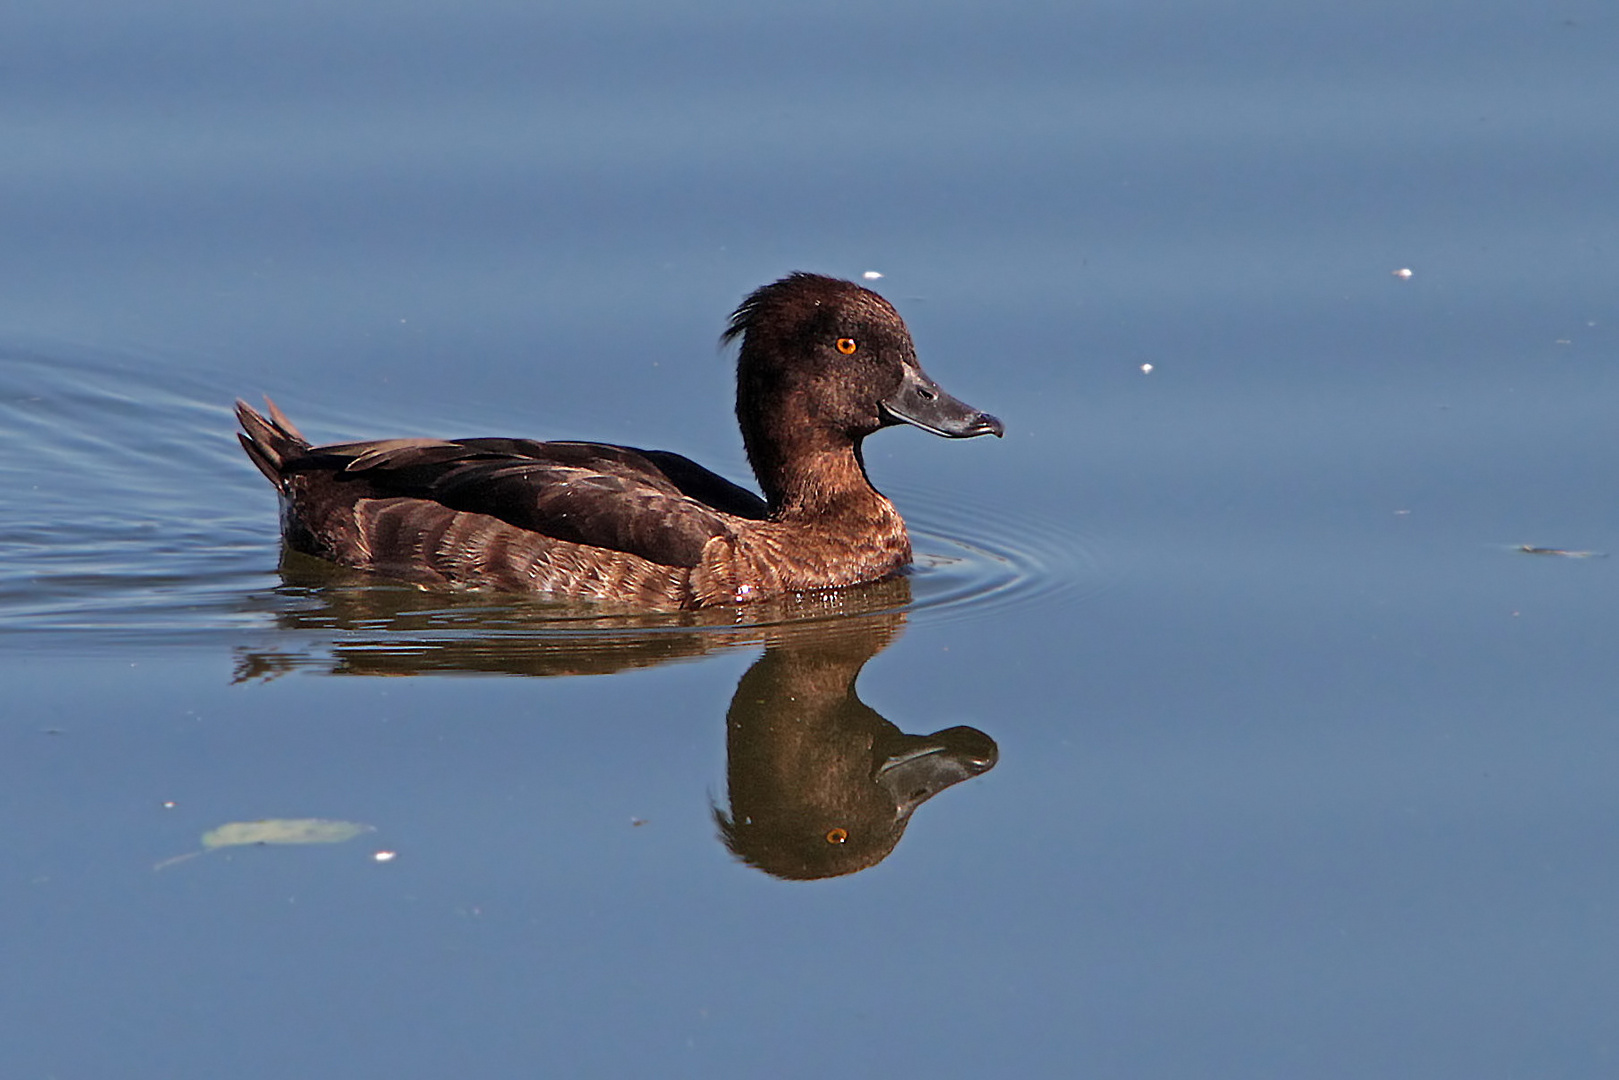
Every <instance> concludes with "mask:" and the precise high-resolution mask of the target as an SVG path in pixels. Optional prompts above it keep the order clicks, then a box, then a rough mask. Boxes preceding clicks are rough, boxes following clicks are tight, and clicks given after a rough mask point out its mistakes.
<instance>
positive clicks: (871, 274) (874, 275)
mask: <svg viewBox="0 0 1619 1080" xmlns="http://www.w3.org/2000/svg"><path fill="white" fill-rule="evenodd" d="M860 276H861V277H863V278H865V279H866V280H867V281H876V280H877V279H878V278H880V277H882V275H881V274H879V273H878V272H877V271H875V270H867V271H866V272H865V273H864V274H861V275H860Z"/></svg>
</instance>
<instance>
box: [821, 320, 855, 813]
mask: <svg viewBox="0 0 1619 1080" xmlns="http://www.w3.org/2000/svg"><path fill="white" fill-rule="evenodd" d="M843 341H849V339H848V338H844V339H843ZM843 341H840V342H838V348H840V349H841V348H843ZM849 343H850V344H851V345H852V344H854V342H852V341H851V342H849ZM849 351H850V352H853V351H854V350H853V349H850V350H849ZM847 839H849V830H848V829H843V828H838V829H832V830H831V831H829V832H828V833H827V834H826V842H827V843H829V844H841V843H843V842H844V841H845V840H847Z"/></svg>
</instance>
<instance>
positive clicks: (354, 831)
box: [202, 818, 376, 851]
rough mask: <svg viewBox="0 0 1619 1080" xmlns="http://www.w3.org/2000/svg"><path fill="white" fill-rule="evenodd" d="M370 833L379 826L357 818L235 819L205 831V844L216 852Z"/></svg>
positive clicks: (338, 839)
mask: <svg viewBox="0 0 1619 1080" xmlns="http://www.w3.org/2000/svg"><path fill="white" fill-rule="evenodd" d="M368 832H376V827H375V826H372V825H362V824H361V823H359V822H357V821H328V820H326V819H324V818H269V819H268V820H265V821H233V822H231V823H230V824H228V825H221V826H220V827H219V828H217V829H211V830H209V831H208V832H205V833H203V834H202V846H203V847H204V848H206V849H207V850H209V851H212V850H214V849H215V848H222V847H236V846H239V845H241V844H341V843H342V842H343V841H345V840H352V839H354V838H355V837H356V836H360V835H362V834H364V833H368Z"/></svg>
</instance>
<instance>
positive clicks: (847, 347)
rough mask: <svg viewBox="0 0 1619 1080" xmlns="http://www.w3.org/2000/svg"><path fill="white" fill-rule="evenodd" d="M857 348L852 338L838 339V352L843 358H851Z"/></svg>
mask: <svg viewBox="0 0 1619 1080" xmlns="http://www.w3.org/2000/svg"><path fill="white" fill-rule="evenodd" d="M858 348H860V346H859V345H857V344H856V343H855V340H854V338H852V337H840V338H838V352H840V353H842V354H843V355H844V356H853V355H854V351H855V350H856V349H858Z"/></svg>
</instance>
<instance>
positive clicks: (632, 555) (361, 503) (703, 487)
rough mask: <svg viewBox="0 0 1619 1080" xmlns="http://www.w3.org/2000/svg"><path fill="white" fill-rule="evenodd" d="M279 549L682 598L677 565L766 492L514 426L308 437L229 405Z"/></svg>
mask: <svg viewBox="0 0 1619 1080" xmlns="http://www.w3.org/2000/svg"><path fill="white" fill-rule="evenodd" d="M237 412H238V416H239V418H240V419H241V422H242V427H243V431H244V435H243V436H242V443H243V446H244V447H245V448H246V449H247V451H248V454H249V456H250V457H251V458H252V459H253V461H254V464H256V465H257V466H258V467H259V469H260V471H261V472H263V473H264V474H265V475H266V476H267V477H269V479H270V480H271V482H272V483H274V484H275V485H276V487H277V489H278V490H279V491H280V492H281V494H282V496H283V515H282V517H283V521H282V525H283V534H284V535H285V537H286V540H287V543H288V544H289V546H291V547H293V548H294V549H296V550H300V551H304V552H306V553H308V554H312V555H317V556H319V557H321V558H326V559H331V560H333V561H335V562H339V563H343V564H344V565H348V566H356V567H360V568H362V569H371V570H376V571H378V572H380V573H385V574H388V575H390V576H395V577H401V578H405V579H408V580H414V581H421V582H431V583H440V582H453V583H465V584H475V585H484V586H492V587H495V588H500V589H506V590H511V591H523V592H553V593H557V594H561V595H573V596H583V597H590V598H595V599H609V600H623V601H627V602H633V603H638V604H653V605H657V606H677V607H684V606H691V605H692V604H693V603H694V602H695V601H694V598H693V596H692V587H691V583H690V576H691V574H690V572H691V570H692V569H694V568H696V567H697V566H699V565H700V564H701V562H702V555H703V549H704V547H705V546H706V545H707V544H708V543H709V541H710V540H712V539H714V538H715V537H732V536H734V535H735V533H736V531H737V529H738V528H739V527H745V525H746V523H747V522H749V521H750V520H758V519H761V518H763V517H764V516H765V513H766V507H765V504H764V501H763V500H762V499H760V498H759V497H758V496H757V495H754V494H753V493H752V492H749V491H747V490H746V489H745V488H742V487H739V486H738V485H736V484H733V483H731V482H730V481H728V480H726V479H724V478H723V477H721V476H719V475H718V474H716V473H713V472H710V471H709V470H707V469H705V468H703V467H702V466H700V465H698V464H697V463H696V462H693V461H691V460H690V459H688V458H685V457H682V456H681V455H679V454H672V453H668V452H666V451H641V450H637V449H635V448H632V447H623V446H612V445H606V444H600V443H581V442H535V441H532V440H526V439H498V438H484V439H464V440H432V439H390V440H380V441H375V442H357V443H341V444H334V445H330V446H310V445H309V444H308V442H307V441H306V440H304V438H303V437H302V435H301V434H299V432H298V431H297V429H296V428H295V427H293V426H292V424H291V423H290V421H288V420H287V419H286V417H285V416H283V415H281V414H280V412H279V410H276V409H275V407H274V406H273V404H272V405H271V407H270V415H269V416H268V417H266V416H263V415H261V414H259V413H258V412H256V411H255V410H253V409H252V408H251V407H249V406H247V405H246V404H242V403H238V410H237Z"/></svg>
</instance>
